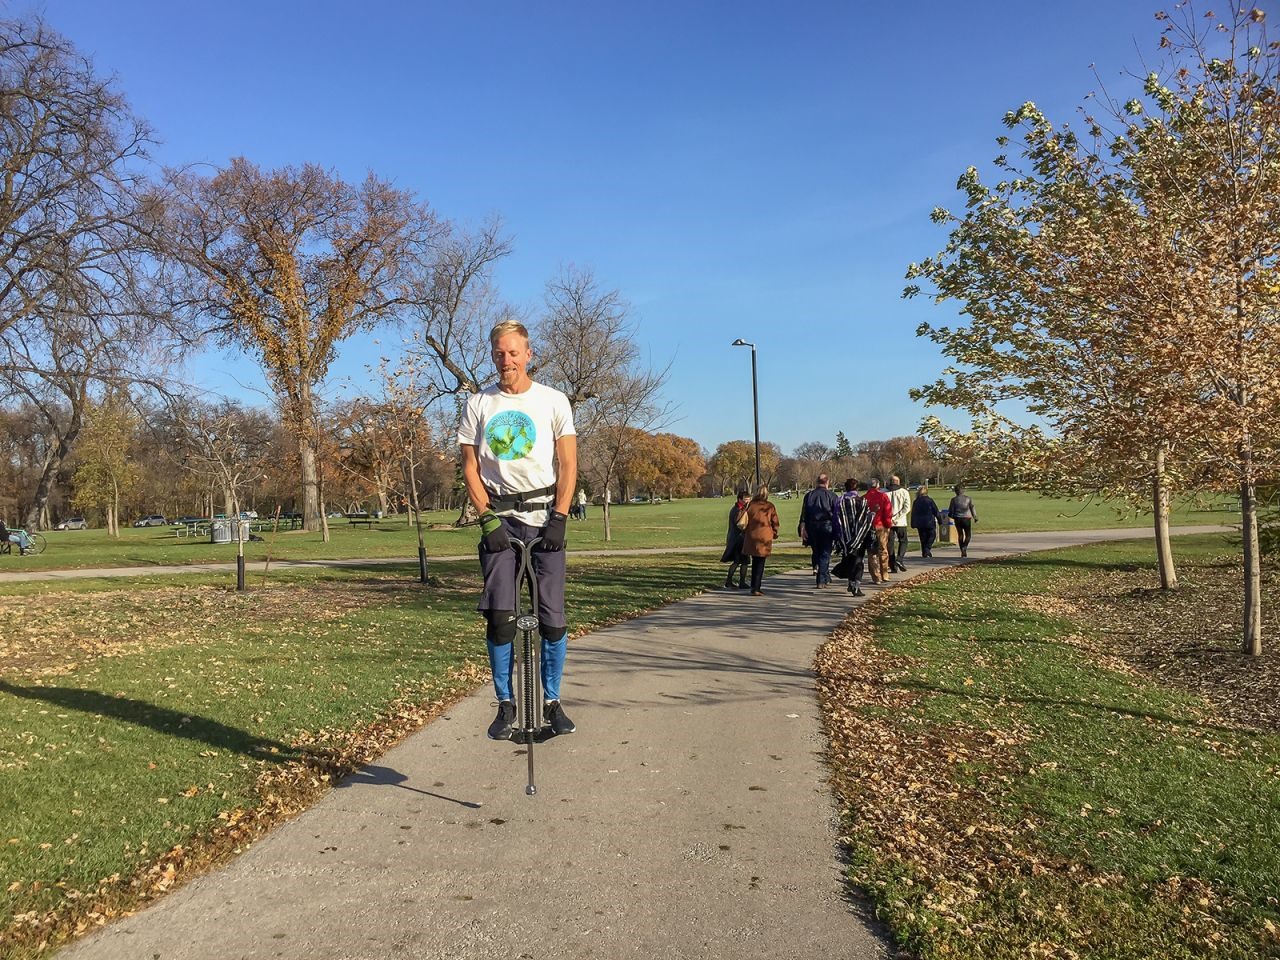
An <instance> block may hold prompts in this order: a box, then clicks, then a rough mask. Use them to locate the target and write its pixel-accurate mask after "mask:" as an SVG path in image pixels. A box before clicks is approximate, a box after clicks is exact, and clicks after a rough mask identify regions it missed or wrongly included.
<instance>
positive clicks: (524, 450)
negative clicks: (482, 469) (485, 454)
mask: <svg viewBox="0 0 1280 960" xmlns="http://www.w3.org/2000/svg"><path fill="white" fill-rule="evenodd" d="M537 439H538V429H537V427H535V426H534V425H533V420H532V418H530V416H529V415H528V414H527V413H521V412H520V411H519V410H505V411H503V412H502V413H500V414H498V415H497V416H496V417H494V418H493V419H491V420H490V421H489V422H488V423H486V424H485V425H484V441H485V443H487V444H488V445H489V450H490V451H491V452H492V453H493V455H494V456H495V457H497V458H498V459H499V460H523V459H524V458H525V457H527V456H528V455H529V454H530V453H532V452H533V444H534V441H535V440H537Z"/></svg>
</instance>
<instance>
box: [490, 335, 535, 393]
mask: <svg viewBox="0 0 1280 960" xmlns="http://www.w3.org/2000/svg"><path fill="white" fill-rule="evenodd" d="M490 356H492V357H493V366H494V368H495V369H496V370H497V371H498V381H499V383H500V384H501V385H502V386H503V387H513V386H517V385H518V384H520V383H521V382H522V381H523V380H524V378H525V371H526V370H528V368H529V362H530V361H531V360H532V359H533V351H532V350H531V349H530V348H529V341H528V340H526V339H525V338H524V337H522V336H520V334H518V333H504V334H503V335H502V336H501V337H499V338H498V342H497V343H495V344H494V345H493V350H492V352H491V353H490Z"/></svg>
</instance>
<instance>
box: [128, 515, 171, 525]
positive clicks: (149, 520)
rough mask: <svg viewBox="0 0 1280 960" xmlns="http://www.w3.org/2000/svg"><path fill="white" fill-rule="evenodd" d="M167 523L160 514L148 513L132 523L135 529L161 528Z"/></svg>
mask: <svg viewBox="0 0 1280 960" xmlns="http://www.w3.org/2000/svg"><path fill="white" fill-rule="evenodd" d="M167 522H168V521H167V520H165V518H164V515H163V514H160V513H150V514H147V516H145V517H139V518H138V519H137V520H135V521H133V525H134V526H135V527H163V526H164V525H165V524H166V523H167Z"/></svg>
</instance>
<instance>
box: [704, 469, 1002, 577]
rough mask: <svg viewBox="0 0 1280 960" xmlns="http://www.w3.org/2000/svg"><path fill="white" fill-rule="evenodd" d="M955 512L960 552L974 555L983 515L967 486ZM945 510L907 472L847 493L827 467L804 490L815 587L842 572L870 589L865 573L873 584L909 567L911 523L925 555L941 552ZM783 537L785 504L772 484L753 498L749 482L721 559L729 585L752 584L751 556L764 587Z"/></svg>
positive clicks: (804, 530) (958, 492) (801, 531)
mask: <svg viewBox="0 0 1280 960" xmlns="http://www.w3.org/2000/svg"><path fill="white" fill-rule="evenodd" d="M947 516H949V517H950V519H951V522H952V524H953V525H954V526H955V528H956V535H957V543H958V544H959V547H960V555H961V556H962V557H967V556H968V555H969V539H970V537H971V536H972V534H973V524H974V523H976V522H977V519H978V515H977V512H976V510H975V508H974V505H973V499H972V498H971V497H969V496H968V495H967V494H966V493H965V492H964V487H962V486H957V487H956V488H955V496H954V497H952V498H951V501H950V503H949V504H948V505H947ZM942 520H943V513H942V511H941V510H939V509H938V504H937V503H936V502H935V501H934V499H933V498H932V497H931V496H929V488H928V486H926V485H923V484H922V485H920V486H919V487H918V488H917V489H916V495H915V498H914V499H912V496H911V492H910V491H909V490H908V489H907V488H906V487H905V486H903V483H902V478H901V477H897V476H893V477H890V480H889V485H888V487H887V488H883V489H882V488H881V485H880V479H879V478H878V477H875V478H872V479H871V480H870V481H868V482H867V484H866V485H865V488H864V487H863V485H862V484H860V483H859V482H858V481H857V480H854V479H849V480H846V481H845V482H844V492H843V493H841V494H839V495H837V494H836V493H834V492H833V491H832V490H831V480H830V477H828V476H827V474H825V473H823V474H819V476H818V481H817V484H816V485H815V486H814V488H813V489H812V490H810V491H809V492H808V493H807V494H805V497H804V504H803V505H802V507H801V508H800V523H799V526H798V527H797V529H796V533H797V534H798V535H799V537H800V542H801V543H803V544H804V545H805V546H807V547H808V548H809V549H810V551H811V552H812V559H811V562H812V566H813V575H814V588H815V589H819V590H821V589H823V588H825V587H828V586H830V585H831V578H832V575H833V574H834V575H835V576H837V577H839V578H841V579H846V580H848V582H849V587H848V589H849V592H850V593H852V594H853V595H854V596H856V597H860V596H862V595H863V593H862V575H863V572H864V568H865V571H866V572H867V573H868V574H869V575H870V578H871V582H872V583H877V584H879V583H887V582H888V581H889V576H890V574H893V573H899V572H903V571H905V570H906V569H907V564H906V557H907V543H908V530H909V529H912V528H914V529H915V531H916V536H917V538H918V539H919V541H920V555H921V556H922V557H925V558H928V557H932V556H933V545H934V544H935V543H936V542H937V539H938V525H939V524H940V523H941V522H942ZM777 536H778V511H777V510H776V509H775V508H774V506H773V504H772V503H770V502H769V490H768V488H767V487H763V486H762V487H760V489H759V490H758V491H757V492H756V495H755V496H754V497H752V498H751V500H750V501H748V500H747V490H746V488H740V489H739V490H738V491H737V502H736V503H735V504H734V505H733V506H732V507H731V508H730V509H729V531H728V534H727V535H726V538H725V548H724V553H723V554H722V555H721V557H720V560H721V562H722V563H727V564H729V572H728V574H727V575H726V576H725V581H724V586H725V589H726V590H731V589H734V587H735V583H734V580H735V576H736V579H737V584H736V587H737V589H739V590H745V589H746V588H747V563H748V561H750V565H751V595H752V596H756V597H758V596H761V595H762V594H763V592H764V591H763V589H762V583H763V580H764V563H765V558H766V557H768V556H769V554H770V553H771V552H772V549H773V541H774V540H775V539H777ZM835 553H839V554H840V558H841V559H840V562H839V563H838V564H836V566H835V567H834V569H833V567H832V564H831V558H832V555H833V554H835Z"/></svg>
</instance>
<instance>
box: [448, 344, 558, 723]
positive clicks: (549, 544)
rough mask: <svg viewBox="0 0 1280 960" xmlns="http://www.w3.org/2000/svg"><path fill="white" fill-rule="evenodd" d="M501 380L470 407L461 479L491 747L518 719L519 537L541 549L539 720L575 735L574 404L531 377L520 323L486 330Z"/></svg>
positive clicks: (536, 559) (536, 568) (462, 437)
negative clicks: (490, 692) (471, 513)
mask: <svg viewBox="0 0 1280 960" xmlns="http://www.w3.org/2000/svg"><path fill="white" fill-rule="evenodd" d="M489 345H490V347H491V352H490V356H491V357H492V359H493V365H494V367H495V368H497V371H498V382H497V383H495V384H493V385H491V386H489V387H486V388H485V389H484V390H481V391H480V392H479V393H475V394H472V395H471V396H470V397H469V398H468V399H467V404H466V407H465V408H464V410H463V413H462V419H461V422H460V423H459V425H458V446H459V447H460V448H461V451H462V477H463V481H464V482H465V484H466V488H467V496H468V497H469V498H470V500H471V504H472V506H474V507H475V509H476V512H477V513H478V514H479V516H480V533H481V539H480V569H481V571H482V572H483V574H484V590H483V592H482V593H481V595H480V602H479V603H478V604H477V606H476V609H477V610H479V611H480V612H481V613H483V614H484V616H485V620H486V621H487V623H488V627H487V630H486V632H485V645H486V646H487V647H488V651H489V665H490V667H491V668H492V670H493V689H494V692H495V693H496V694H497V697H498V715H497V716H496V717H495V718H494V720H493V723H491V724H490V725H489V730H488V735H489V738H490V739H491V740H510V739H511V735H512V731H513V727H514V725H515V719H516V707H515V700H514V698H513V696H512V690H511V672H512V667H513V665H514V663H515V638H516V613H515V611H516V607H517V600H516V591H517V590H518V589H519V588H520V585H519V583H518V581H517V570H516V554H515V551H514V549H513V548H512V543H511V541H512V539H513V538H518V539H520V540H522V541H524V542H525V543H528V542H529V541H531V540H533V539H534V538H535V537H541V539H542V542H541V543H540V544H539V546H538V549H537V550H535V551H534V553H533V556H532V558H531V560H532V565H533V572H534V576H535V577H536V578H537V585H538V609H537V610H536V611H535V613H536V614H537V618H538V633H539V635H540V636H541V639H542V646H541V657H540V665H541V674H542V691H543V705H542V715H543V718H544V719H545V720H546V722H547V723H548V725H549V726H550V728H551V731H552V733H554V734H556V735H557V736H558V735H561V734H566V733H573V731H574V730H575V729H576V728H575V726H574V723H573V721H572V720H570V719H569V718H568V717H567V716H566V715H565V712H564V708H563V707H562V706H561V705H560V683H561V680H562V679H563V675H564V662H565V654H566V651H567V648H568V643H569V628H568V619H567V617H566V616H565V608H564V584H565V555H564V543H565V527H566V525H567V523H566V522H567V520H568V510H569V504H570V503H571V502H572V499H573V491H574V490H575V489H576V487H577V480H578V446H577V442H578V438H577V431H576V430H575V429H574V425H573V410H572V408H571V407H570V406H569V398H568V397H566V396H565V395H564V394H563V393H561V392H560V391H559V390H554V389H552V388H551V387H548V386H544V385H543V384H540V383H534V382H533V380H532V379H530V377H529V363H530V362H531V361H532V360H533V350H532V349H531V347H530V345H529V331H528V330H527V329H525V326H524V324H522V323H520V322H519V321H515V320H507V321H504V322H502V323H499V324H498V325H497V326H495V327H494V328H493V329H492V330H491V331H490V332H489Z"/></svg>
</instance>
